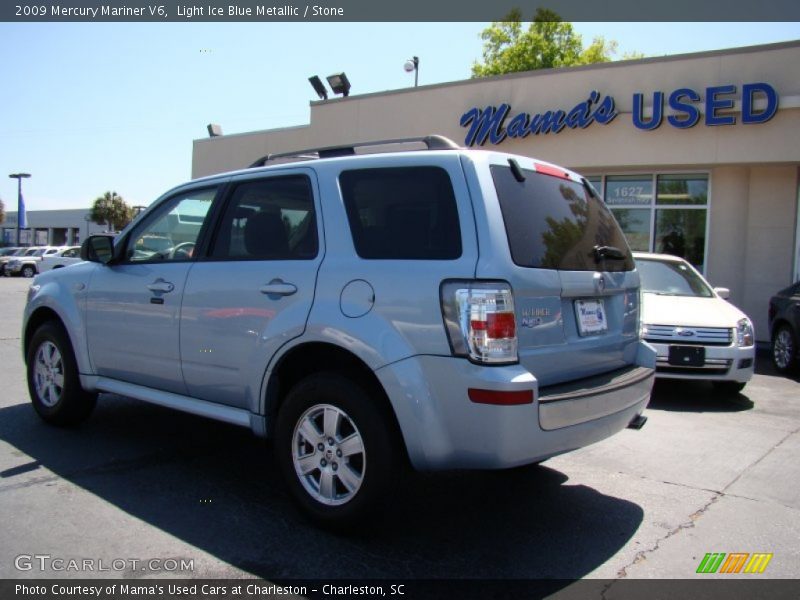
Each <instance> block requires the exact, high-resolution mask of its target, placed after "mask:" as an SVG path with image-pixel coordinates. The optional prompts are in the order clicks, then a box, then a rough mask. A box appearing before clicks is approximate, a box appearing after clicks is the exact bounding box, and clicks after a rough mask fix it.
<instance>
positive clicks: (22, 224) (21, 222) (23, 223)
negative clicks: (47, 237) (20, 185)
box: [17, 192, 28, 229]
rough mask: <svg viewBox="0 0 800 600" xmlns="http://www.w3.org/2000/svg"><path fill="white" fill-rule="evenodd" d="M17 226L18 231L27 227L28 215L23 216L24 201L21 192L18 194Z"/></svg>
mask: <svg viewBox="0 0 800 600" xmlns="http://www.w3.org/2000/svg"><path fill="white" fill-rule="evenodd" d="M17 226H18V227H19V228H20V229H27V227H28V215H26V214H25V199H24V198H23V197H22V192H20V193H19V202H18V203H17Z"/></svg>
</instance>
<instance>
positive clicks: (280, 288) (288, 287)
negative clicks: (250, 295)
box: [258, 279, 297, 296]
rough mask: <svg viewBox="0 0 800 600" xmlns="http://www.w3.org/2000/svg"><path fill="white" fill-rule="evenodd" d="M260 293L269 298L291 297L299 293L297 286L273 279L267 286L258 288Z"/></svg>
mask: <svg viewBox="0 0 800 600" xmlns="http://www.w3.org/2000/svg"><path fill="white" fill-rule="evenodd" d="M258 291H259V292H261V293H262V294H266V295H267V296H291V295H292V294H294V293H295V292H296V291H297V286H296V285H294V284H292V283H286V282H284V281H282V280H280V279H273V280H272V281H270V282H269V283H268V284H267V285H262V286H261V287H260V288H258Z"/></svg>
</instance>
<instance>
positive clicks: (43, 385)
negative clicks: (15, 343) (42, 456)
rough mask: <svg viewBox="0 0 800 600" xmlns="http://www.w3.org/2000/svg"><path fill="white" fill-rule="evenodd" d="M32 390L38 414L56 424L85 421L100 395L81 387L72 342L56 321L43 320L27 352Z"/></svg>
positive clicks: (33, 401)
mask: <svg viewBox="0 0 800 600" xmlns="http://www.w3.org/2000/svg"><path fill="white" fill-rule="evenodd" d="M26 362H27V374H28V393H29V394H30V397H31V402H32V403H33V408H34V409H35V410H36V412H37V414H38V415H39V416H40V417H41V418H42V419H44V420H45V421H47V422H48V423H50V424H52V425H58V426H73V425H77V424H79V423H81V422H83V421H85V420H86V419H87V418H88V417H89V415H90V414H91V413H92V410H93V409H94V407H95V404H96V402H97V394H92V393H89V392H86V391H85V390H84V389H83V388H82V387H81V382H80V379H79V377H78V368H77V364H76V362H75V355H74V353H73V352H72V344H71V343H70V341H69V337H68V336H67V333H66V331H65V330H64V327H63V326H62V325H61V324H60V323H58V322H56V321H47V322H46V323H43V324H42V325H41V326H40V327H39V329H37V330H36V333H34V334H33V338H31V342H30V346H29V347H28V355H27V361H26Z"/></svg>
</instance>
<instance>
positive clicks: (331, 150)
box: [248, 135, 460, 169]
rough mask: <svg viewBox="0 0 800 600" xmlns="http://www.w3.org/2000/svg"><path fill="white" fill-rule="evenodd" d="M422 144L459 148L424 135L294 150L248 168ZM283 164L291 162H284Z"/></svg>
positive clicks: (447, 140)
mask: <svg viewBox="0 0 800 600" xmlns="http://www.w3.org/2000/svg"><path fill="white" fill-rule="evenodd" d="M414 142H418V143H422V144H425V147H426V148H427V149H428V150H458V149H459V148H460V146H459V145H458V144H456V143H455V142H454V141H453V140H451V139H449V138H446V137H444V136H442V135H426V136H424V137H410V138H398V139H393V140H376V141H372V142H356V143H355V144H348V145H346V146H328V147H325V148H309V149H307V150H294V151H292V152H281V153H279V154H267V155H266V156H262V157H261V158H259V159H258V160H257V161H255V162H254V163H253V164H252V165H250V166H249V167H248V168H249V169H253V168H255V167H263V166H265V165H266V164H267V163H269V162H272V161H274V160H280V159H294V160H316V159H318V158H333V157H336V156H353V155H355V154H356V148H363V147H367V146H370V147H371V146H387V145H391V144H410V143H414ZM362 154H371V153H370V152H363V153H362ZM284 162H293V161H292V160H286V161H284Z"/></svg>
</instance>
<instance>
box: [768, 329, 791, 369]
mask: <svg viewBox="0 0 800 600" xmlns="http://www.w3.org/2000/svg"><path fill="white" fill-rule="evenodd" d="M772 364H773V365H774V366H775V369H776V370H777V371H778V372H779V373H782V374H784V375H789V374H791V373H794V372H795V370H796V368H797V337H796V336H795V334H794V332H793V331H792V328H791V327H789V326H788V325H781V326H780V327H778V329H777V330H776V331H775V335H773V336H772Z"/></svg>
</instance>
